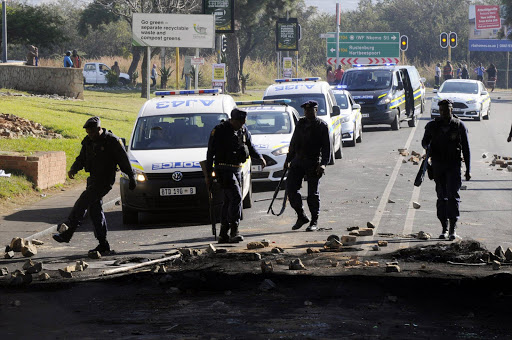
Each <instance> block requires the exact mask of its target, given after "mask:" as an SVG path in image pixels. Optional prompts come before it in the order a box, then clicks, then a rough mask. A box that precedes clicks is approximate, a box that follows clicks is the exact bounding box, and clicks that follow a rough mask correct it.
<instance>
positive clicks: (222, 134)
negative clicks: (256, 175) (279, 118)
mask: <svg viewBox="0 0 512 340" xmlns="http://www.w3.org/2000/svg"><path fill="white" fill-rule="evenodd" d="M246 118H247V112H245V111H242V110H240V109H233V110H232V111H231V119H228V120H226V121H223V122H222V123H220V124H219V125H217V126H216V127H215V128H214V129H213V130H212V132H211V134H210V140H209V141H208V151H207V154H206V170H207V172H208V174H212V173H213V172H215V177H216V178H217V181H218V182H219V183H220V185H221V188H222V189H223V195H224V202H223V205H222V211H221V226H220V233H219V243H238V242H241V241H243V240H244V238H243V236H242V235H240V234H239V232H238V226H239V224H240V218H241V215H242V191H241V188H240V185H241V181H242V178H241V170H242V164H243V163H245V161H246V160H247V158H248V157H249V156H251V157H252V158H259V159H261V162H262V165H263V167H265V165H266V162H265V159H264V158H263V157H262V156H261V155H260V154H259V152H258V151H256V149H255V148H254V145H253V144H252V140H251V134H250V133H249V131H248V130H247V127H245V121H246ZM214 162H215V168H214V166H213V164H214ZM209 182H211V178H210V179H209Z"/></svg>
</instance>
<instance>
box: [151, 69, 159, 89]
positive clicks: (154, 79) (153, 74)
mask: <svg viewBox="0 0 512 340" xmlns="http://www.w3.org/2000/svg"><path fill="white" fill-rule="evenodd" d="M156 78H158V72H156V64H153V68H152V69H151V81H152V82H153V84H151V86H153V87H156Z"/></svg>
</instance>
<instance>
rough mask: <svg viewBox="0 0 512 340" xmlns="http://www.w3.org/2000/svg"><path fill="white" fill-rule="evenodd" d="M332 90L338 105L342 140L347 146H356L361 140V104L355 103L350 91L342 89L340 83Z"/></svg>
mask: <svg viewBox="0 0 512 340" xmlns="http://www.w3.org/2000/svg"><path fill="white" fill-rule="evenodd" d="M332 92H333V93H334V98H336V104H337V105H338V106H339V107H340V116H341V137H342V141H343V143H345V144H347V145H348V146H356V143H361V142H362V141H363V124H362V122H361V105H359V104H356V102H355V101H354V99H353V98H352V95H351V94H350V92H348V91H347V90H343V89H342V88H341V85H336V86H333V87H332Z"/></svg>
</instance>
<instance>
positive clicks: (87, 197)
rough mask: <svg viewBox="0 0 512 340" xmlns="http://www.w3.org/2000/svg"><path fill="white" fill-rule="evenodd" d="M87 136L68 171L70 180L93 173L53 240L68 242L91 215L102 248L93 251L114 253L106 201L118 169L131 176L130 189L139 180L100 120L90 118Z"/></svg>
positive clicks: (87, 123) (116, 138) (86, 123)
mask: <svg viewBox="0 0 512 340" xmlns="http://www.w3.org/2000/svg"><path fill="white" fill-rule="evenodd" d="M84 129H85V131H86V132H87V136H86V137H85V138H84V139H83V140H82V149H81V150H80V154H79V155H78V157H77V158H76V160H75V162H74V163H73V165H72V166H71V169H70V170H69V172H68V176H69V178H71V179H73V178H74V176H75V174H76V173H77V172H78V171H80V170H82V169H85V171H87V172H89V173H90V176H89V178H87V187H86V189H85V191H84V192H83V193H82V194H81V195H80V197H79V198H78V200H77V201H76V202H75V205H74V206H73V209H72V210H71V213H70V214H69V217H68V219H67V220H66V222H65V223H62V224H60V225H59V227H58V230H59V234H54V235H53V239H54V240H55V241H57V242H59V243H62V242H66V243H68V242H69V241H70V240H71V237H72V236H73V234H74V232H75V231H76V229H77V228H78V227H80V225H81V224H82V222H83V220H84V218H85V215H86V213H87V212H89V216H90V217H91V220H92V223H93V225H94V236H95V237H96V239H98V241H99V245H98V246H97V247H96V248H95V249H92V250H90V251H98V252H100V253H101V254H105V253H108V252H109V251H110V245H109V243H108V241H107V221H106V219H105V215H104V213H103V208H102V204H103V202H102V199H103V196H105V195H106V194H107V193H108V192H109V191H110V190H111V189H112V186H113V185H114V182H115V180H116V171H117V166H119V167H120V168H121V171H122V172H124V173H125V174H126V175H128V177H129V179H130V184H129V188H130V190H133V189H135V186H136V182H135V177H134V174H133V171H132V167H131V165H130V161H129V160H128V156H127V154H126V151H125V149H124V147H123V146H122V145H121V143H120V141H119V138H118V137H117V136H115V135H114V134H113V133H112V132H110V131H107V130H106V129H104V128H102V127H101V123H100V119H99V118H98V117H93V118H89V119H88V120H87V121H86V122H85V125H84Z"/></svg>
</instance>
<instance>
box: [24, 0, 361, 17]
mask: <svg viewBox="0 0 512 340" xmlns="http://www.w3.org/2000/svg"><path fill="white" fill-rule="evenodd" d="M51 1H52V0H27V3H29V4H39V3H43V2H51ZM305 1H306V5H308V6H316V7H318V9H319V10H320V11H321V12H327V13H329V12H330V13H332V14H335V12H336V3H340V4H341V10H342V11H353V10H355V9H357V4H358V3H359V0H305ZM79 2H88V1H87V0H82V1H79Z"/></svg>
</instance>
